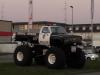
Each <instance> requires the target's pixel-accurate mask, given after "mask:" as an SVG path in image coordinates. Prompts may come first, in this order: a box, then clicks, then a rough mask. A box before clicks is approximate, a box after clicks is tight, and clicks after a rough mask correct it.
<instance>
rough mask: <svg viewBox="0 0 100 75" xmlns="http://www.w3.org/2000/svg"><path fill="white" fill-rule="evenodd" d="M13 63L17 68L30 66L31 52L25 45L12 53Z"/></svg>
mask: <svg viewBox="0 0 100 75" xmlns="http://www.w3.org/2000/svg"><path fill="white" fill-rule="evenodd" d="M14 62H15V64H16V65H19V66H28V65H31V64H32V50H31V48H30V47H29V46H27V45H22V46H18V47H17V48H16V49H15V52H14Z"/></svg>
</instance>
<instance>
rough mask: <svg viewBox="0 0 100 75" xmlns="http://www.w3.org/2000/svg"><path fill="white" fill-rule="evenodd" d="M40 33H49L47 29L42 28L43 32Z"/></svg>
mask: <svg viewBox="0 0 100 75" xmlns="http://www.w3.org/2000/svg"><path fill="white" fill-rule="evenodd" d="M42 33H50V31H49V29H48V27H44V28H43V30H42Z"/></svg>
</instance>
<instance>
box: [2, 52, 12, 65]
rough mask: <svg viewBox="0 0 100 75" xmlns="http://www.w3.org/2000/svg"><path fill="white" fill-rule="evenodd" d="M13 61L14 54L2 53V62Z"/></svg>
mask: <svg viewBox="0 0 100 75" xmlns="http://www.w3.org/2000/svg"><path fill="white" fill-rule="evenodd" d="M8 62H13V54H0V63H8Z"/></svg>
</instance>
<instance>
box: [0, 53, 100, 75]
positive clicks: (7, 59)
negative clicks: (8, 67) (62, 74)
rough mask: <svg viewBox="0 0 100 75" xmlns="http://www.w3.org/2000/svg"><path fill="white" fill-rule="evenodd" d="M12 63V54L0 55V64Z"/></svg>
mask: <svg viewBox="0 0 100 75" xmlns="http://www.w3.org/2000/svg"><path fill="white" fill-rule="evenodd" d="M9 62H11V63H13V62H14V61H13V54H0V63H9ZM78 75H100V72H93V73H82V74H78Z"/></svg>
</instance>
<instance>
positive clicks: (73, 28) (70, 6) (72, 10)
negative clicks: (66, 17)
mask: <svg viewBox="0 0 100 75" xmlns="http://www.w3.org/2000/svg"><path fill="white" fill-rule="evenodd" d="M70 8H71V9H72V33H73V29H74V27H73V8H74V7H73V6H70Z"/></svg>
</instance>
